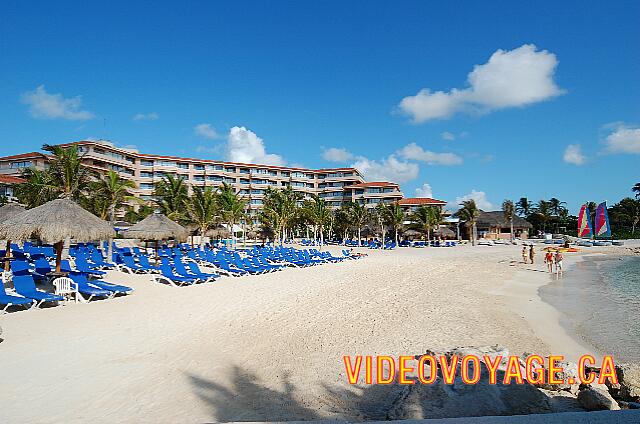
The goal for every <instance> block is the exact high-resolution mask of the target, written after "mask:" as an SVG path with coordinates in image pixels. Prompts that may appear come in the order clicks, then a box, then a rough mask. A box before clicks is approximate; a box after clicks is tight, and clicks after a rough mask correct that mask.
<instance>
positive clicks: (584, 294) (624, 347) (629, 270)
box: [540, 255, 640, 362]
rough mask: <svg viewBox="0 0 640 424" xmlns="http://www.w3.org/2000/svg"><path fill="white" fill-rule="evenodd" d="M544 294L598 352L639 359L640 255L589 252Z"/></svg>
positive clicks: (618, 357) (543, 296) (542, 289)
mask: <svg viewBox="0 0 640 424" xmlns="http://www.w3.org/2000/svg"><path fill="white" fill-rule="evenodd" d="M540 295H541V297H542V299H543V300H544V301H545V302H548V303H550V304H551V305H553V306H554V307H555V308H557V309H559V310H560V311H561V312H562V313H563V314H564V315H565V316H566V322H565V323H564V324H565V325H566V326H568V327H569V330H570V331H571V332H572V333H574V334H576V335H577V336H578V337H580V338H582V339H583V340H584V341H585V342H586V343H587V344H589V345H591V346H593V347H594V348H595V349H596V350H597V351H598V352H599V353H601V354H611V355H614V359H615V360H616V361H618V362H630V361H634V362H638V361H640V257H633V256H604V255H602V256H601V255H597V256H587V257H585V260H584V261H581V262H578V263H577V264H575V265H574V266H572V267H570V268H569V269H567V272H566V273H565V276H564V278H561V279H559V280H557V281H556V280H554V281H553V282H551V283H550V284H549V285H547V286H544V287H542V288H541V289H540Z"/></svg>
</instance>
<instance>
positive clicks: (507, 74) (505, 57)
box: [399, 44, 564, 123]
mask: <svg viewBox="0 0 640 424" xmlns="http://www.w3.org/2000/svg"><path fill="white" fill-rule="evenodd" d="M557 65H558V60H557V59H556V55H555V54H553V53H550V52H548V51H547V50H541V51H537V48H536V46H535V45H533V44H525V45H523V46H521V47H518V48H516V49H514V50H507V51H505V50H502V49H499V50H497V51H496V52H495V53H493V54H492V55H491V57H490V58H489V61H488V62H487V63H485V64H483V65H476V66H474V69H473V71H471V72H470V73H469V75H468V76H467V82H468V85H469V86H468V87H467V88H463V89H457V88H453V89H451V90H450V91H448V92H444V91H432V90H430V89H428V88H424V89H422V90H420V91H419V92H418V94H416V95H415V96H408V97H405V98H403V99H402V101H401V102H400V104H399V109H400V110H401V111H402V112H403V113H405V114H406V115H408V116H410V117H411V118H412V120H413V122H415V123H421V122H426V121H429V120H433V119H446V118H450V117H451V116H452V115H454V114H455V113H457V112H462V111H467V112H471V111H475V112H480V113H487V112H491V111H494V110H499V109H504V108H509V107H520V106H526V105H529V104H533V103H537V102H541V101H544V100H547V99H550V98H552V97H555V96H559V95H561V94H563V93H564V90H562V89H560V88H559V87H558V86H557V85H556V83H555V81H554V80H553V75H554V72H555V69H556V67H557Z"/></svg>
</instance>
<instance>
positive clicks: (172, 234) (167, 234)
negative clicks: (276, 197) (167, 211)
mask: <svg viewBox="0 0 640 424" xmlns="http://www.w3.org/2000/svg"><path fill="white" fill-rule="evenodd" d="M188 235H189V231H188V230H187V229H186V228H184V227H183V226H182V225H180V224H178V223H177V222H175V221H172V220H170V219H169V218H167V217H166V216H165V215H163V214H161V213H153V214H151V215H149V216H147V217H146V218H145V219H143V220H142V221H140V222H138V223H137V224H135V225H132V226H131V227H130V228H129V229H128V230H126V231H125V232H124V236H125V237H128V238H137V239H140V240H144V241H145V243H146V242H147V241H149V240H153V241H154V242H155V249H156V260H157V258H158V240H167V239H171V238H173V239H176V240H178V241H184V240H186V239H187V237H188Z"/></svg>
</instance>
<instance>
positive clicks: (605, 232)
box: [595, 202, 611, 237]
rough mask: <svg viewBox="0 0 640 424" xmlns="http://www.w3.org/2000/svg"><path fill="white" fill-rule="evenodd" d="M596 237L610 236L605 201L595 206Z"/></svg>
mask: <svg viewBox="0 0 640 424" xmlns="http://www.w3.org/2000/svg"><path fill="white" fill-rule="evenodd" d="M595 230H596V231H595V235H596V237H611V227H610V226H609V214H608V213H607V202H602V203H600V204H599V205H598V207H597V208H596V225H595Z"/></svg>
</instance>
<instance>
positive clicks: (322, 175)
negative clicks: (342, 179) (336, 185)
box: [318, 174, 327, 180]
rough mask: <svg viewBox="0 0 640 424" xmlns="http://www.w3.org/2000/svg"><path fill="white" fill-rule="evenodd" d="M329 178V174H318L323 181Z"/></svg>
mask: <svg viewBox="0 0 640 424" xmlns="http://www.w3.org/2000/svg"><path fill="white" fill-rule="evenodd" d="M325 178H327V174H318V179H320V180H323V179H325Z"/></svg>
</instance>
